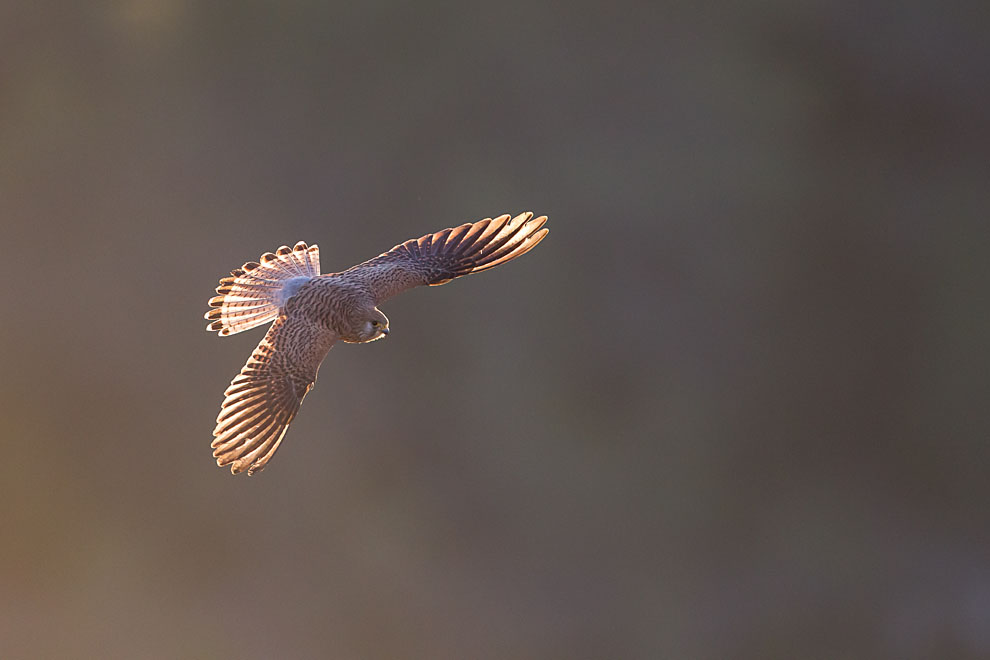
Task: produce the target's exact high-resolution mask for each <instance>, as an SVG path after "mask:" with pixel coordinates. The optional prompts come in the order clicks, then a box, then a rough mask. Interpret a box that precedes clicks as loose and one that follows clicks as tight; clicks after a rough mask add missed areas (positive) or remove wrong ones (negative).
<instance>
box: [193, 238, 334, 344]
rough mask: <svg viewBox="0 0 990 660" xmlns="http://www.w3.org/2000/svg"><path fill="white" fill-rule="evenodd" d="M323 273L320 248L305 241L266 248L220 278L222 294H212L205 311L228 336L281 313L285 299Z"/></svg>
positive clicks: (213, 326)
mask: <svg viewBox="0 0 990 660" xmlns="http://www.w3.org/2000/svg"><path fill="white" fill-rule="evenodd" d="M319 274H320V248H319V247H317V246H316V245H311V246H308V245H306V244H305V243H303V242H302V241H299V242H298V243H296V245H295V247H291V248H290V247H288V246H285V245H283V246H282V247H280V248H279V249H278V250H276V251H275V252H274V253H271V252H266V253H265V254H263V255H261V259H260V263H259V262H258V261H249V262H247V263H246V264H244V265H243V266H241V267H240V268H238V269H236V270H233V271H231V273H230V275H231V276H230V277H225V278H223V279H222V280H220V286H218V287H217V293H218V294H219V295H217V296H214V297H213V298H210V307H212V308H213V309H211V310H210V311H208V312H207V313H206V314H205V318H206V320H208V321H210V324H209V325H207V326H206V329H207V330H216V331H217V332H219V333H220V336H222V337H226V336H227V335H232V334H235V333H238V332H243V331H244V330H250V329H251V328H254V327H257V326H259V325H263V324H265V323H268V322H270V321H273V320H275V318H277V317H278V315H279V311H280V310H281V308H282V306H283V305H284V304H285V301H286V300H288V299H289V298H291V297H292V295H293V294H294V293H295V292H296V291H298V290H299V287H300V286H302V285H303V284H305V283H306V282H308V281H309V280H310V279H312V278H314V277H316V276H318V275H319Z"/></svg>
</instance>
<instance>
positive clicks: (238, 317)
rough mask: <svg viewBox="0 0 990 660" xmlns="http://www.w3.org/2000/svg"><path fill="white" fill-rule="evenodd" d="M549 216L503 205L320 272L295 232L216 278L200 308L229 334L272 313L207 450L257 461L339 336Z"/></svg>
mask: <svg viewBox="0 0 990 660" xmlns="http://www.w3.org/2000/svg"><path fill="white" fill-rule="evenodd" d="M546 221H547V216H545V215H541V216H539V217H533V213H532V212H526V213H521V214H519V215H517V216H515V217H510V216H509V215H508V214H504V215H500V216H498V217H497V218H485V219H483V220H479V221H477V222H469V223H465V224H462V225H460V226H458V227H451V228H448V229H443V230H441V231H438V232H434V233H432V234H426V235H424V236H422V237H420V238H413V239H409V240H407V241H405V242H403V243H399V244H398V245H396V246H395V247H393V248H392V249H391V250H388V251H387V252H383V253H382V254H380V255H378V256H377V257H375V258H373V259H369V260H368V261H365V262H363V263H360V264H358V265H356V266H353V267H351V268H348V269H347V270H345V271H342V272H339V273H327V274H323V275H321V274H320V249H319V247H318V246H317V245H307V244H306V243H305V242H303V241H299V242H298V243H296V244H295V246H293V247H291V248H290V247H288V246H286V245H283V246H282V247H280V248H278V249H277V250H276V251H275V252H266V253H265V254H263V255H261V258H260V259H259V260H258V261H249V262H247V263H245V264H244V265H243V266H241V267H240V268H237V269H235V270H233V271H231V273H230V277H224V278H223V279H221V280H220V286H218V287H217V289H216V291H217V294H218V295H216V296H215V297H213V298H211V299H210V301H209V305H210V310H209V311H208V312H207V313H206V314H205V318H206V320H208V321H210V323H209V324H208V325H207V330H211V331H215V332H217V333H218V335H219V336H221V337H227V336H230V335H233V334H237V333H239V332H243V331H245V330H250V329H252V328H255V327H258V326H260V325H264V324H266V323H269V322H272V323H271V326H270V327H269V328H268V332H267V333H266V334H265V337H264V339H262V340H261V342H260V343H259V344H258V346H257V348H255V349H254V352H253V353H252V354H251V357H250V358H248V361H247V363H246V364H245V365H244V367H243V368H242V369H241V371H240V373H239V374H237V376H235V377H234V379H233V380H232V381H231V382H230V386H229V387H228V388H227V389H226V390H225V391H224V399H223V403H222V405H221V408H220V414H219V415H218V416H217V422H216V427H215V428H214V429H213V441H212V443H211V447H212V448H213V457H214V458H215V459H216V461H217V465H218V466H220V467H225V466H230V471H231V472H232V473H233V474H240V473H242V472H245V471H247V473H248V474H249V475H252V474H256V473H258V472H260V471H261V470H263V469H264V468H265V466H266V465H267V464H268V462H269V461H270V460H271V458H272V456H273V455H274V454H275V452H276V450H278V448H279V445H281V443H282V439H283V438H284V437H285V433H286V431H287V430H288V428H289V424H291V423H292V420H293V419H295V417H296V414H297V413H298V412H299V406H300V405H301V404H302V402H303V399H304V398H305V397H306V395H307V394H308V393H309V391H310V390H311V389H313V385H314V384H315V383H316V377H317V372H318V371H319V368H320V365H321V364H322V363H323V360H324V358H325V357H326V356H327V353H329V352H330V348H331V347H332V346H333V345H334V344H335V343H336V342H338V341H342V342H346V343H353V344H365V343H369V342H373V341H377V340H379V339H381V338H383V337H385V336H387V335H388V334H389V320H388V317H386V316H385V314H383V313H382V312H381V310H379V309H378V305H380V304H382V303H383V302H384V301H386V300H388V299H389V298H392V297H393V296H396V295H398V294H399V293H402V292H403V291H406V290H407V289H411V288H414V287H417V286H423V285H426V286H439V285H442V284H446V283H448V282H450V281H451V280H453V279H455V278H458V277H463V276H464V275H469V274H471V273H480V272H481V271H485V270H488V269H490V268H494V267H495V266H498V265H500V264H504V263H506V262H508V261H511V260H513V259H515V258H517V257H519V256H522V255H524V254H526V253H527V252H529V251H530V250H532V249H533V248H534V247H536V245H537V244H538V243H539V242H540V241H542V240H543V238H544V237H545V236H546V235H547V232H548V231H549V229H547V228H545V227H543V225H544V224H545V223H546Z"/></svg>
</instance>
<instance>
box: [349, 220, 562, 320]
mask: <svg viewBox="0 0 990 660" xmlns="http://www.w3.org/2000/svg"><path fill="white" fill-rule="evenodd" d="M546 221H547V217H546V216H545V215H541V216H540V217H538V218H534V217H533V214H532V213H528V212H527V213H522V214H520V215H517V216H516V217H514V218H511V219H510V218H509V216H508V215H502V216H499V217H497V218H495V219H494V220H493V219H491V218H485V219H484V220H480V221H478V222H475V223H467V224H464V225H461V226H460V227H452V228H450V229H444V230H443V231H438V232H436V233H435V234H427V235H426V236H423V237H421V238H413V239H410V240H408V241H406V242H405V243H400V244H399V245H396V246H395V247H394V248H392V249H391V250H389V251H388V252H385V253H383V254H381V255H379V256H377V257H375V258H374V259H370V260H368V261H365V262H364V263H361V264H358V265H357V266H354V267H353V268H351V269H349V270H347V271H345V273H343V275H346V276H348V277H354V278H357V279H359V280H360V281H361V282H362V284H364V285H365V286H366V287H367V288H368V289H369V290H370V291H371V293H372V296H373V297H374V298H375V304H379V303H381V302H382V301H384V300H386V299H388V298H391V297H392V296H395V295H397V294H399V293H401V292H403V291H405V290H406V289H411V288H413V287H415V286H421V285H424V284H428V285H430V286H437V285H439V284H446V283H447V282H449V281H451V280H452V279H454V278H455V277H460V276H462V275H468V274H470V273H478V272H481V271H483V270H488V269H489V268H494V267H495V266H498V265H499V264H503V263H505V262H506V261H509V260H511V259H515V258H516V257H518V256H520V255H523V254H526V253H527V252H529V251H530V250H532V249H533V248H534V247H536V244H537V243H539V242H540V241H541V240H543V237H544V236H546V235H547V232H548V231H549V230H548V229H541V227H543V223H545V222H546Z"/></svg>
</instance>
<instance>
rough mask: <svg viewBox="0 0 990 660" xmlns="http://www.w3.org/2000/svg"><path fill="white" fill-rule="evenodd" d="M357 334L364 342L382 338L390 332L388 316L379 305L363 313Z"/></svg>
mask: <svg viewBox="0 0 990 660" xmlns="http://www.w3.org/2000/svg"><path fill="white" fill-rule="evenodd" d="M357 334H358V340H359V341H360V342H362V343H364V342H369V341H375V340H376V339H381V338H382V337H384V336H385V335H387V334H388V317H387V316H385V315H384V314H382V313H381V311H380V310H379V309H378V308H377V307H372V308H371V309H370V310H368V312H367V313H366V314H364V315H363V318H362V319H361V323H360V326H359V327H358V333H357Z"/></svg>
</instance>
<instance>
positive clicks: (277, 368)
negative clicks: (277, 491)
mask: <svg viewBox="0 0 990 660" xmlns="http://www.w3.org/2000/svg"><path fill="white" fill-rule="evenodd" d="M336 339H337V337H336V336H335V335H333V334H332V333H331V332H329V331H327V330H326V329H325V328H323V327H321V326H319V325H316V324H314V323H313V322H311V321H310V320H309V319H307V318H306V317H305V316H303V315H301V314H291V313H290V314H289V315H284V314H283V315H282V316H279V317H278V318H277V319H276V320H275V323H273V324H272V327H271V328H269V330H268V334H267V335H265V338H264V339H262V340H261V343H260V344H258V347H257V348H255V349H254V353H253V354H252V355H251V357H250V358H249V359H248V361H247V364H245V365H244V368H243V369H241V373H240V374H238V375H237V376H235V377H234V380H232V381H231V383H230V387H228V388H227V390H226V391H225V392H224V395H225V398H224V400H223V406H222V408H221V409H220V415H219V416H218V417H217V426H216V428H215V429H214V430H213V435H214V440H213V444H212V447H213V456H214V457H215V458H216V459H217V465H219V466H221V467H223V466H224V465H230V471H231V472H233V473H234V474H237V473H239V472H243V471H244V470H247V471H248V474H254V473H255V472H259V471H261V470H263V469H264V467H265V464H267V463H268V461H269V460H270V459H271V457H272V455H273V454H274V453H275V450H276V449H278V446H279V444H280V443H281V442H282V438H283V437H284V436H285V432H286V430H287V429H288V427H289V424H290V423H291V422H292V420H293V419H294V418H295V416H296V413H297V412H299V405H300V404H301V403H302V400H303V397H305V396H306V393H307V392H309V390H310V388H312V387H313V383H314V382H316V373H317V371H318V370H319V368H320V363H321V362H323V358H325V357H326V355H327V352H329V350H330V347H331V346H333V343H334V341H336Z"/></svg>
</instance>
